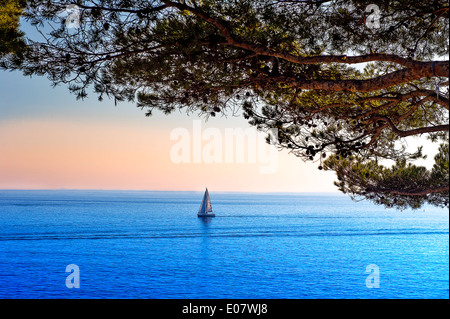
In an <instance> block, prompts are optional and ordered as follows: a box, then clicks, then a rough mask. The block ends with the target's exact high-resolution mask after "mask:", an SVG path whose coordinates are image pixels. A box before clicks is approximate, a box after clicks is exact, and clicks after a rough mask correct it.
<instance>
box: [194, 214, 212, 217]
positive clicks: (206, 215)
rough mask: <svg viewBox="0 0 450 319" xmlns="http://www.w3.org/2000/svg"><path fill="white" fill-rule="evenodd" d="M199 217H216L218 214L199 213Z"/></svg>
mask: <svg viewBox="0 0 450 319" xmlns="http://www.w3.org/2000/svg"><path fill="white" fill-rule="evenodd" d="M197 217H216V214H197Z"/></svg>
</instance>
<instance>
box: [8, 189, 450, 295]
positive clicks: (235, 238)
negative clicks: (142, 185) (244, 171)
mask: <svg viewBox="0 0 450 319" xmlns="http://www.w3.org/2000/svg"><path fill="white" fill-rule="evenodd" d="M210 197H211V202H212V208H213V211H214V213H215V214H216V217H214V218H198V217H197V211H198V209H199V207H200V203H201V200H202V198H203V192H163V191H91V190H30V191H23V190H21V191H18V190H2V191H0V298H1V299H53V298H57V299H79V298H82V299H141V298H143V299H228V298H230V299H241V298H242V299H360V298H362V299H405V298H407V299H411V298H417V299H441V298H443V299H448V298H449V213H448V210H447V209H442V208H436V207H432V206H426V207H423V208H422V209H419V210H404V211H399V210H395V209H385V208H383V207H380V206H376V205H374V204H372V203H370V202H366V201H361V202H355V201H352V200H351V199H350V198H349V197H347V196H346V195H343V194H337V193H336V194H334V193H329V194H313V193H311V194H309V193H302V194H294V193H232V192H230V193H227V192H214V191H213V190H210Z"/></svg>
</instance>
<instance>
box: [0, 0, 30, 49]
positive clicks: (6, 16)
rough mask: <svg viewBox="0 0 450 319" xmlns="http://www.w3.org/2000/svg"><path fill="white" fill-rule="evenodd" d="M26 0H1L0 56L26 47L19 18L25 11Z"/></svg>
mask: <svg viewBox="0 0 450 319" xmlns="http://www.w3.org/2000/svg"><path fill="white" fill-rule="evenodd" d="M23 8H24V1H19V0H0V56H2V55H5V54H8V53H17V52H19V51H21V50H22V49H23V48H24V47H25V42H24V40H23V38H22V36H23V33H22V32H21V31H20V30H19V18H20V16H21V14H22V12H23Z"/></svg>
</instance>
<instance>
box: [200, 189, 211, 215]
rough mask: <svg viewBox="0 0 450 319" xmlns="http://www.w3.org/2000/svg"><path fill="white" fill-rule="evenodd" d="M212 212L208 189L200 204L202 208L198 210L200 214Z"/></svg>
mask: <svg viewBox="0 0 450 319" xmlns="http://www.w3.org/2000/svg"><path fill="white" fill-rule="evenodd" d="M211 212H212V206H211V200H210V199H209V193H208V189H206V191H205V195H203V201H202V204H201V205H200V209H199V210H198V213H199V214H207V213H211Z"/></svg>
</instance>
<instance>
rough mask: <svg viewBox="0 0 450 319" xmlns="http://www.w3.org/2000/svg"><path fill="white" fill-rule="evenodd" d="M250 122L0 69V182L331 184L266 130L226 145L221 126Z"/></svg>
mask: <svg viewBox="0 0 450 319" xmlns="http://www.w3.org/2000/svg"><path fill="white" fill-rule="evenodd" d="M249 127H250V125H249V124H248V123H247V122H246V121H245V120H244V119H243V118H242V117H230V116H228V117H220V116H217V117H216V118H211V119H209V120H208V121H207V122H205V119H200V118H199V117H198V116H196V115H190V116H188V115H186V114H184V113H183V114H182V113H175V114H172V115H164V114H162V113H160V112H154V115H153V116H151V117H146V116H145V111H144V110H141V109H140V108H137V107H136V106H135V104H133V103H120V104H118V105H117V106H115V105H114V102H113V101H112V100H108V99H105V100H104V101H103V102H99V101H98V100H97V99H96V96H95V95H91V96H90V97H88V99H86V100H84V101H81V100H78V101H77V100H76V98H75V96H74V95H73V94H71V93H70V92H69V90H68V88H67V87H64V86H58V87H56V88H53V87H52V86H51V83H50V81H48V80H47V79H46V78H45V77H33V78H30V77H24V76H23V75H22V74H21V73H19V72H4V71H0V189H104V190H113V189H114V190H116V189H117V190H193V191H201V190H203V189H204V188H205V187H208V189H210V190H212V191H247V192H335V191H337V189H336V187H335V186H334V185H333V181H334V180H335V175H334V173H332V172H324V171H320V170H318V169H317V167H318V165H319V164H318V163H304V162H303V161H302V160H300V159H299V158H297V157H295V156H294V155H292V154H288V152H286V151H281V152H279V151H275V152H274V148H273V147H271V146H269V145H267V144H265V143H263V142H262V139H263V137H259V136H258V137H256V138H253V139H251V138H250V139H248V140H246V142H245V144H244V145H243V146H242V145H241V144H238V143H237V140H236V139H232V140H231V144H230V139H229V136H228V137H227V135H226V134H227V130H228V131H231V132H234V133H235V134H238V133H239V131H238V130H239V129H241V133H242V132H246V131H244V130H245V129H247V128H249ZM250 130H251V129H250ZM247 132H250V133H251V131H247ZM255 132H256V131H255ZM183 134H184V135H183ZM186 134H187V135H186ZM208 137H209V139H208ZM227 143H228V144H227ZM226 145H229V146H228V149H227V146H226ZM220 146H221V147H220ZM195 147H196V150H194V148H195ZM219 147H220V148H221V149H222V152H221V153H220V152H219ZM249 149H250V150H253V152H250V153H248V150H249ZM227 150H228V155H227ZM198 151H200V153H201V154H202V155H201V156H197V155H198ZM230 151H231V152H232V153H231V156H230V154H229V152H230ZM237 153H239V154H241V155H242V157H241V158H239V157H238V155H237ZM194 154H197V155H194ZM208 154H210V155H211V154H212V158H211V156H209V157H208ZM183 156H184V157H183ZM227 156H228V157H227ZM180 158H181V159H180ZM183 159H184V162H183ZM214 161H215V162H214ZM211 162H212V163H211Z"/></svg>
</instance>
